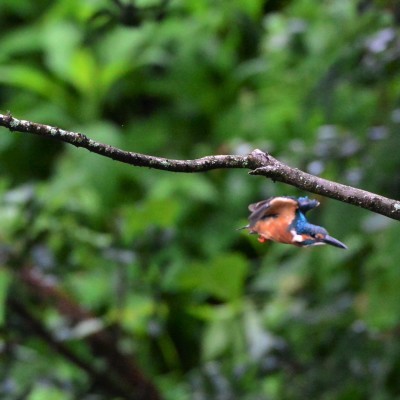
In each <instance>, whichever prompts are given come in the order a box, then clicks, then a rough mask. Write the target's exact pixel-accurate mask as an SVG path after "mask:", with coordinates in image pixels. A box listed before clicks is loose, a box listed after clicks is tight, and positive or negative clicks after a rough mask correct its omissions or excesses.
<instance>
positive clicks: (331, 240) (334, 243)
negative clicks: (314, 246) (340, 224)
mask: <svg viewBox="0 0 400 400" xmlns="http://www.w3.org/2000/svg"><path fill="white" fill-rule="evenodd" d="M322 241H323V242H324V243H326V244H330V245H332V246H335V247H339V248H341V249H347V246H346V245H345V244H344V243H342V242H340V241H339V240H337V239H335V238H334V237H332V236H329V235H326V236H325V238H324V239H323V240H322Z"/></svg>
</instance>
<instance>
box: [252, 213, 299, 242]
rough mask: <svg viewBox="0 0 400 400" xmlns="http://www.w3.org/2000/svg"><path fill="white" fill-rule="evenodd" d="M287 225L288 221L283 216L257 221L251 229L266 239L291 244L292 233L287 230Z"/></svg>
mask: <svg viewBox="0 0 400 400" xmlns="http://www.w3.org/2000/svg"><path fill="white" fill-rule="evenodd" d="M289 225H290V222H288V221H286V220H285V219H283V218H276V219H275V218H268V219H263V220H259V221H257V223H256V224H255V225H254V226H253V227H252V228H251V231H252V232H255V233H257V234H258V235H260V236H261V237H262V238H264V239H266V240H272V241H274V242H280V243H289V244H292V243H293V234H292V233H291V232H290V230H289Z"/></svg>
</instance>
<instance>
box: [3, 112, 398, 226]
mask: <svg viewBox="0 0 400 400" xmlns="http://www.w3.org/2000/svg"><path fill="white" fill-rule="evenodd" d="M0 126H4V127H6V128H8V129H9V130H11V131H16V132H24V133H31V134H35V135H39V136H44V137H51V138H54V139H57V140H61V141H63V142H67V143H70V144H73V145H74V146H76V147H83V148H85V149H87V150H89V151H91V152H93V153H97V154H100V155H102V156H105V157H108V158H111V159H113V160H116V161H121V162H123V163H126V164H130V165H134V166H136V167H148V168H154V169H161V170H164V171H171V172H186V173H189V172H205V171H210V170H213V169H221V168H243V169H249V170H251V172H250V174H251V175H262V176H265V177H267V178H269V179H272V180H273V181H279V182H283V183H287V184H289V185H292V186H295V187H297V188H299V189H302V190H305V191H308V192H312V193H316V194H320V195H322V196H326V197H330V198H332V199H336V200H339V201H342V202H345V203H349V204H353V205H356V206H359V207H363V208H365V209H367V210H370V211H373V212H376V213H378V214H382V215H385V216H387V217H389V218H392V219H396V220H400V201H397V200H392V199H389V198H386V197H383V196H379V195H377V194H374V193H371V192H367V191H365V190H361V189H357V188H354V187H351V186H346V185H342V184H340V183H336V182H332V181H328V180H326V179H323V178H319V177H317V176H314V175H310V174H307V173H305V172H303V171H300V170H298V169H297V168H292V167H289V166H288V165H286V164H284V163H282V162H280V161H279V160H277V159H275V158H274V157H272V156H270V155H269V154H267V153H264V152H262V151H261V150H254V151H252V152H251V153H250V154H249V155H247V156H236V155H216V156H207V157H203V158H198V159H195V160H171V159H167V158H162V157H154V156H148V155H145V154H140V153H134V152H130V151H124V150H121V149H118V148H116V147H112V146H109V145H107V144H103V143H99V142H96V141H94V140H92V139H90V138H88V137H87V136H86V135H83V134H81V133H77V132H70V131H66V130H63V129H60V128H56V127H53V126H49V125H43V124H37V123H34V122H31V121H24V120H19V119H16V118H14V117H12V115H11V114H6V115H3V114H0Z"/></svg>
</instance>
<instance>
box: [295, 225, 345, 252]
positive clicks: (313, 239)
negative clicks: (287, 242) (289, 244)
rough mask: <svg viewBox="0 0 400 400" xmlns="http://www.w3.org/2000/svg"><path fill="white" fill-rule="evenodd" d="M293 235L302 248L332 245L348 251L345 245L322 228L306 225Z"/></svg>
mask: <svg viewBox="0 0 400 400" xmlns="http://www.w3.org/2000/svg"><path fill="white" fill-rule="evenodd" d="M293 233H294V234H295V235H294V239H293V241H294V242H296V243H297V244H298V246H301V247H307V246H318V245H323V244H330V245H331V246H335V247H339V248H341V249H347V246H346V245H345V244H344V243H342V242H340V241H339V240H337V239H335V238H334V237H332V236H330V235H329V233H328V231H327V230H326V229H325V228H322V226H317V225H313V224H310V223H305V224H304V225H303V226H302V227H301V229H300V230H297V231H296V230H295V231H294V232H293Z"/></svg>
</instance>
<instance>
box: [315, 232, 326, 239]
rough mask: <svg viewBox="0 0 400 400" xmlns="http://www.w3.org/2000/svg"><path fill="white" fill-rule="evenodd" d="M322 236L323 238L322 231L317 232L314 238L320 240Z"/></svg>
mask: <svg viewBox="0 0 400 400" xmlns="http://www.w3.org/2000/svg"><path fill="white" fill-rule="evenodd" d="M323 238H324V235H323V234H322V233H317V234H316V235H315V239H318V240H321V239H323Z"/></svg>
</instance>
